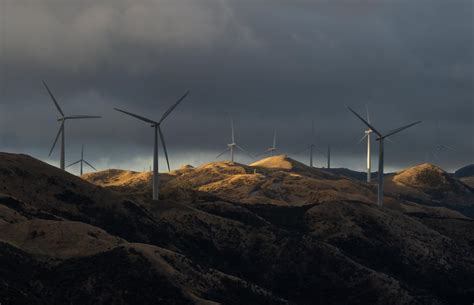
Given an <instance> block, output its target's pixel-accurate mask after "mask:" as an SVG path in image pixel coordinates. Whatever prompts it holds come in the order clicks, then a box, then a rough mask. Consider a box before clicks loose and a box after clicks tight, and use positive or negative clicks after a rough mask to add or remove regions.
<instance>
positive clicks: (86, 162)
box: [83, 160, 97, 171]
mask: <svg viewBox="0 0 474 305" xmlns="http://www.w3.org/2000/svg"><path fill="white" fill-rule="evenodd" d="M83 161H84V163H85V164H87V165H88V166H89V167H90V168H92V169H93V170H95V171H97V169H96V168H95V167H93V166H92V165H91V164H90V163H89V162H87V161H86V160H83Z"/></svg>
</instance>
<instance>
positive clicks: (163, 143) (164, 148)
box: [158, 125, 171, 171]
mask: <svg viewBox="0 0 474 305" xmlns="http://www.w3.org/2000/svg"><path fill="white" fill-rule="evenodd" d="M158 132H159V133H160V140H161V145H163V151H164V152H165V157H166V164H167V165H168V171H171V167H170V161H169V159H168V151H167V150H166V143H165V137H164V136H163V132H162V131H161V128H160V125H158Z"/></svg>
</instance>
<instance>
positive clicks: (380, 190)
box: [348, 107, 421, 206]
mask: <svg viewBox="0 0 474 305" xmlns="http://www.w3.org/2000/svg"><path fill="white" fill-rule="evenodd" d="M348 108H349V110H350V111H351V112H352V113H353V114H354V115H355V116H357V117H358V118H359V119H360V120H361V121H362V122H363V123H364V124H365V125H366V126H367V127H369V128H370V129H371V130H372V131H373V132H375V133H376V134H377V135H378V138H377V139H376V140H377V141H379V171H378V180H379V182H378V192H377V204H378V205H379V206H383V182H384V181H383V165H384V147H383V145H384V140H385V139H387V138H388V137H390V136H392V135H394V134H396V133H399V132H400V131H402V130H405V129H407V128H409V127H411V126H414V125H416V124H419V123H421V121H417V122H414V123H411V124H408V125H406V126H403V127H400V128H397V129H394V130H392V131H390V132H388V133H387V134H385V135H383V134H382V133H380V132H379V131H377V130H376V129H375V128H374V127H373V126H372V125H371V124H370V123H369V122H367V121H366V120H365V119H364V118H362V117H361V116H360V115H359V114H358V113H357V112H355V111H354V110H352V108H351V107H348Z"/></svg>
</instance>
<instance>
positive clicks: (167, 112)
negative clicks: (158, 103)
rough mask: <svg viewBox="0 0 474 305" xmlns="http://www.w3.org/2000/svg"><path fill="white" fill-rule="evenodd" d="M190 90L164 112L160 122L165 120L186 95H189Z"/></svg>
mask: <svg viewBox="0 0 474 305" xmlns="http://www.w3.org/2000/svg"><path fill="white" fill-rule="evenodd" d="M189 92H190V91H188V92H186V93H185V94H184V95H183V96H182V97H181V98H180V99H179V100H178V101H177V102H176V103H174V104H173V105H172V106H171V107H170V108H169V109H168V110H166V112H165V113H164V114H163V116H162V117H161V119H160V120H159V122H158V123H161V122H163V120H164V119H166V117H167V116H168V115H169V114H170V113H171V111H173V110H174V109H175V108H176V107H177V106H178V105H179V103H181V102H182V101H183V100H184V99H185V98H186V96H188V94H189Z"/></svg>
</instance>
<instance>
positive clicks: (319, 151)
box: [314, 146, 327, 158]
mask: <svg viewBox="0 0 474 305" xmlns="http://www.w3.org/2000/svg"><path fill="white" fill-rule="evenodd" d="M314 149H315V150H316V151H317V152H318V153H320V154H321V155H323V156H324V157H326V154H325V153H323V152H322V151H321V150H319V149H318V148H317V147H316V146H314ZM326 158H327V157H326Z"/></svg>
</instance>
